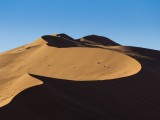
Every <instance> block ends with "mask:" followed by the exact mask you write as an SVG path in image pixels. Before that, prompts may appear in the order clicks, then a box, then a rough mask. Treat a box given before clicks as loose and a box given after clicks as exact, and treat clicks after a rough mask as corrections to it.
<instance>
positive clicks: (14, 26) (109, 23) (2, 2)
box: [0, 0, 160, 52]
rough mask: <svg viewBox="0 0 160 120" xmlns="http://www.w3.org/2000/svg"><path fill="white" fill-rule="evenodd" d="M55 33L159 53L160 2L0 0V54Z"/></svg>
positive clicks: (154, 0) (134, 0) (126, 0)
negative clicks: (96, 37) (101, 38)
mask: <svg viewBox="0 0 160 120" xmlns="http://www.w3.org/2000/svg"><path fill="white" fill-rule="evenodd" d="M53 33H57V34H58V33H66V34H68V35H70V36H72V37H74V38H80V37H83V36H86V35H91V34H96V35H100V36H105V37H108V38H110V39H112V40H113V41H115V42H118V43H120V44H122V45H125V46H137V47H143V48H150V49H155V50H160V0H0V52H3V51H6V50H9V49H12V48H15V47H18V46H21V45H24V44H27V43H29V42H32V41H34V40H36V39H37V38H39V37H41V36H42V35H48V34H53Z"/></svg>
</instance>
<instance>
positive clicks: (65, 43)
mask: <svg viewBox="0 0 160 120" xmlns="http://www.w3.org/2000/svg"><path fill="white" fill-rule="evenodd" d="M42 38H43V39H44V40H45V41H46V42H47V45H49V46H53V47H58V48H66V47H77V45H76V43H75V42H73V41H70V40H69V39H65V38H62V37H57V36H51V35H45V36H42Z"/></svg>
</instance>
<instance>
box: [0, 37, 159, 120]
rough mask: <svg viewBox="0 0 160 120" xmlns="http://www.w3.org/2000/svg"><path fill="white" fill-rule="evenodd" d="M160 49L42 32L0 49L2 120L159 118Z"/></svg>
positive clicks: (124, 119) (109, 40)
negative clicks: (31, 39) (38, 35)
mask: <svg viewBox="0 0 160 120" xmlns="http://www.w3.org/2000/svg"><path fill="white" fill-rule="evenodd" d="M159 61H160V51H156V50H151V49H145V48H138V47H129V46H122V45H120V44H118V43H116V42H114V41H112V40H111V39H109V38H106V37H103V36H97V35H88V36H85V37H83V38H80V39H74V38H72V37H70V36H68V35H66V34H52V35H44V36H42V37H41V38H39V39H37V40H36V41H33V42H32V43H30V44H27V45H24V46H21V47H18V48H15V49H12V50H9V51H6V52H4V53H0V116H1V118H2V119H4V120H11V119H17V120H52V119H53V120H160V114H159V113H160V102H159V101H160V97H159V95H160V87H159V85H160V62H159Z"/></svg>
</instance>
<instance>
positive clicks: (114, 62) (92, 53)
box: [0, 38, 141, 107]
mask: <svg viewBox="0 0 160 120" xmlns="http://www.w3.org/2000/svg"><path fill="white" fill-rule="evenodd" d="M140 69H141V65H140V63H139V62H138V61H136V60H135V59H133V58H131V57H129V56H127V55H124V54H121V53H118V52H114V51H111V50H106V49H100V48H87V47H86V48H85V47H69V48H56V47H51V46H48V45H47V44H46V42H45V41H44V40H43V39H41V38H40V39H38V40H36V41H34V42H32V43H31V44H28V45H25V46H22V47H19V48H16V49H13V50H10V51H7V52H4V53H1V54H0V107H2V106H4V105H6V104H8V103H9V102H10V101H11V100H12V99H13V98H14V97H15V96H16V95H17V94H18V93H20V92H21V91H23V90H25V89H27V88H30V87H33V86H36V85H40V84H42V82H41V81H39V80H37V79H36V78H32V77H31V76H29V75H28V73H32V74H37V75H42V76H48V77H53V78H60V79H66V80H73V81H93V80H94V81H96V80H113V79H116V78H121V77H126V76H131V75H133V74H136V73H137V72H139V71H140Z"/></svg>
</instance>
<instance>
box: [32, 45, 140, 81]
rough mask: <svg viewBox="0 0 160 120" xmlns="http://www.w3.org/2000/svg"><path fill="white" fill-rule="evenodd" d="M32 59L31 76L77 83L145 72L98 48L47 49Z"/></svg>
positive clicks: (124, 58) (128, 60) (135, 63)
mask: <svg viewBox="0 0 160 120" xmlns="http://www.w3.org/2000/svg"><path fill="white" fill-rule="evenodd" d="M29 59H30V61H31V63H30V64H32V67H31V69H30V72H31V73H34V74H38V75H43V76H49V77H54V78H60V79H67V80H76V81H90V80H112V79H115V78H121V77H126V76H130V75H133V74H136V73H137V72H139V71H140V69H141V65H140V63H139V62H138V61H136V60H135V59H133V58H131V57H129V56H127V55H124V54H121V53H118V52H114V51H110V50H104V49H98V48H79V47H75V48H61V49H59V48H52V47H48V46H43V47H42V48H41V49H40V50H38V51H37V52H36V53H35V54H33V56H31V58H29ZM35 68H38V70H37V69H35Z"/></svg>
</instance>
